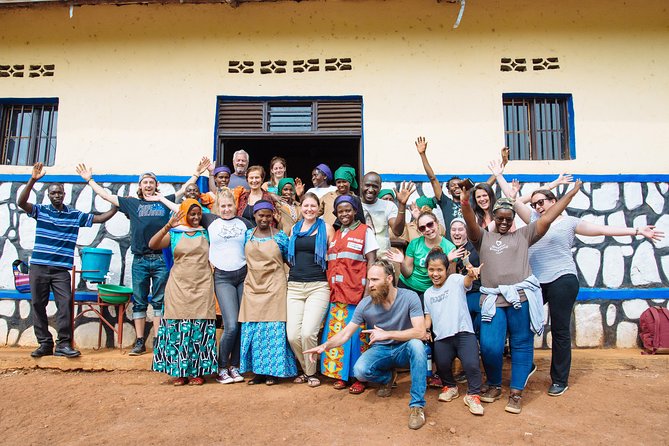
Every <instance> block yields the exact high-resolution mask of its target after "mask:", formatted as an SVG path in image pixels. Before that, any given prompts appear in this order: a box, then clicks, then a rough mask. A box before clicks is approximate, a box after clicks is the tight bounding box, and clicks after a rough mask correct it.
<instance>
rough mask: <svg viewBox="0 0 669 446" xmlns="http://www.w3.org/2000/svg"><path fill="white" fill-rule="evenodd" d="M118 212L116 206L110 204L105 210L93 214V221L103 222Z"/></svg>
mask: <svg viewBox="0 0 669 446" xmlns="http://www.w3.org/2000/svg"><path fill="white" fill-rule="evenodd" d="M117 212H118V208H117V207H116V206H112V207H111V209H109V210H108V211H107V212H103V213H102V214H98V215H95V216H93V223H104V222H106V221H107V220H109V219H110V218H112V217H113V216H114V215H116V213H117Z"/></svg>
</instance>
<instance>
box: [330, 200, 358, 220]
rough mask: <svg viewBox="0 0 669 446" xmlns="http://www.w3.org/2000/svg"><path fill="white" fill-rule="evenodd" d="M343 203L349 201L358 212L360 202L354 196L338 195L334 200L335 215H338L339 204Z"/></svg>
mask: <svg viewBox="0 0 669 446" xmlns="http://www.w3.org/2000/svg"><path fill="white" fill-rule="evenodd" d="M342 203H349V204H350V205H351V206H353V209H355V211H356V212H358V202H357V201H356V199H355V198H353V197H352V196H350V195H338V196H337V198H335V201H334V212H333V214H335V216H336V215H337V206H339V205H340V204H342Z"/></svg>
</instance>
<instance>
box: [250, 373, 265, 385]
mask: <svg viewBox="0 0 669 446" xmlns="http://www.w3.org/2000/svg"><path fill="white" fill-rule="evenodd" d="M264 382H265V377H264V376H263V375H256V376H254V377H253V378H251V379H249V380H248V381H247V382H246V384H248V385H249V386H253V385H256V384H262V383H264Z"/></svg>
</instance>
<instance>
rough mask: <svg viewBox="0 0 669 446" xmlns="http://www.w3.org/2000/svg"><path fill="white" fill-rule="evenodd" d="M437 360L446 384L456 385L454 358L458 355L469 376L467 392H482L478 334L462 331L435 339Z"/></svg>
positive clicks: (439, 371)
mask: <svg viewBox="0 0 669 446" xmlns="http://www.w3.org/2000/svg"><path fill="white" fill-rule="evenodd" d="M434 352H435V353H436V356H435V361H436V363H437V370H438V373H439V377H440V378H441V381H442V382H443V383H444V385H445V386H448V387H455V386H457V384H456V383H455V379H454V378H453V369H452V366H453V360H454V359H455V358H456V357H458V358H459V359H460V362H461V363H462V368H463V369H464V370H465V375H466V376H467V386H468V389H467V394H469V395H478V394H479V393H481V367H480V362H479V344H478V342H477V341H476V335H475V334H474V333H469V332H460V333H457V334H456V335H453V336H449V337H447V338H444V339H439V340H438V341H434Z"/></svg>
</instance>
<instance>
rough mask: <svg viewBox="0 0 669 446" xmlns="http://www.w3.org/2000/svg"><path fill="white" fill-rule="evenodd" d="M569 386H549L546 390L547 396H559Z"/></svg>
mask: <svg viewBox="0 0 669 446" xmlns="http://www.w3.org/2000/svg"><path fill="white" fill-rule="evenodd" d="M568 388H569V386H567V385H562V384H555V383H553V384H551V386H550V387H549V388H548V396H560V395H562V394H563V393H565V392H566V391H567V389H568Z"/></svg>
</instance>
